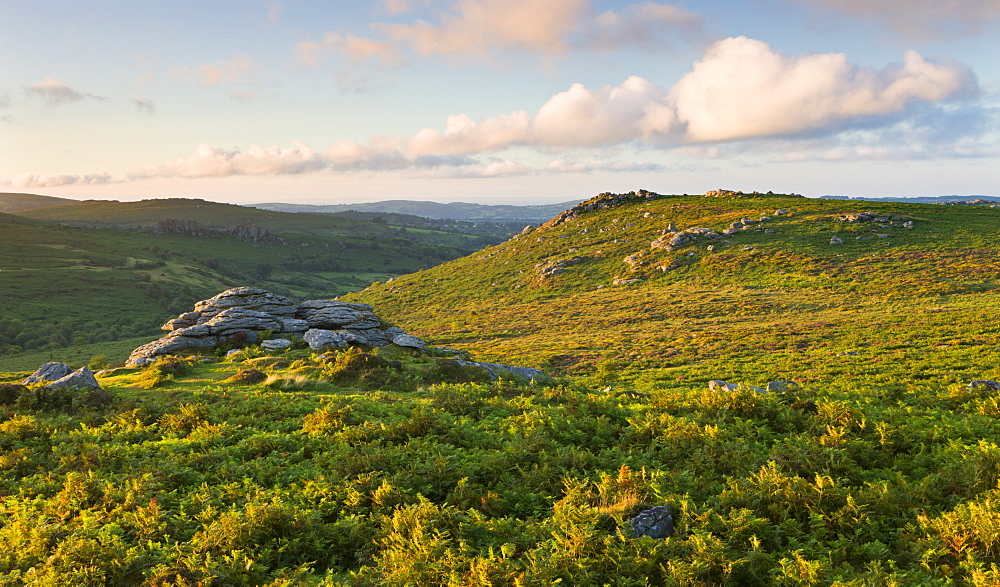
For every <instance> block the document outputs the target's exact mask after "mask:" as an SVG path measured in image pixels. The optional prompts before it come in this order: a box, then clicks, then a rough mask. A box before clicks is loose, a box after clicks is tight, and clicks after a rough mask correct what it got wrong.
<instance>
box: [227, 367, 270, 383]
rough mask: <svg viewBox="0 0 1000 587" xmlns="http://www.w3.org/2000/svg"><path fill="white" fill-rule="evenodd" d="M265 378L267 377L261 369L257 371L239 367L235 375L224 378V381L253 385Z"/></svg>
mask: <svg viewBox="0 0 1000 587" xmlns="http://www.w3.org/2000/svg"><path fill="white" fill-rule="evenodd" d="M265 379H267V375H266V374H265V373H264V372H262V371H258V370H257V369H240V370H239V371H237V372H236V374H235V375H233V376H232V377H230V378H229V379H226V382H227V383H243V384H246V385H254V384H257V383H260V382H261V381H264V380H265Z"/></svg>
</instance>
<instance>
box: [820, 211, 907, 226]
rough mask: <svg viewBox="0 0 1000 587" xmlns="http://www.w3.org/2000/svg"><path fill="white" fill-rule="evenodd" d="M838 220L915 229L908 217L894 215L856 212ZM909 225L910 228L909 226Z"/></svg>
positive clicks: (842, 216)
mask: <svg viewBox="0 0 1000 587" xmlns="http://www.w3.org/2000/svg"><path fill="white" fill-rule="evenodd" d="M837 220H840V221H841V222H848V223H852V224H853V223H857V222H875V223H877V224H884V225H888V226H896V227H901V228H913V220H911V219H910V218H908V217H906V216H896V215H894V214H885V215H882V216H877V215H875V214H872V213H871V212H854V213H850V214H841V215H840V216H838V217H837ZM907 224H908V225H909V226H907Z"/></svg>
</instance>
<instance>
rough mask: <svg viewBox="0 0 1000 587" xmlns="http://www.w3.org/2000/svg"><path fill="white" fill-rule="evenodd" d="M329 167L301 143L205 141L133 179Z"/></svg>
mask: <svg viewBox="0 0 1000 587" xmlns="http://www.w3.org/2000/svg"><path fill="white" fill-rule="evenodd" d="M326 166H327V164H326V161H325V160H324V159H323V157H322V156H320V155H319V154H317V153H316V152H315V151H314V150H313V149H312V148H311V147H310V146H309V145H306V144H304V143H300V142H296V143H295V146H294V147H292V148H290V149H282V148H280V147H277V146H273V147H261V146H258V145H251V146H250V147H249V148H247V149H246V150H245V151H241V150H226V149H221V148H219V147H213V146H212V145H206V144H201V145H198V147H197V148H196V149H195V150H194V153H192V154H191V155H188V156H187V157H181V158H179V159H175V160H173V161H168V162H166V163H161V164H158V165H148V166H146V167H144V168H142V169H140V170H139V171H137V172H135V173H133V174H132V175H131V178H132V179H140V178H148V177H224V176H228V175H270V174H279V175H283V174H297V173H307V172H312V171H319V170H321V169H324V168H325V167H326Z"/></svg>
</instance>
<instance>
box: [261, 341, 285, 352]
mask: <svg viewBox="0 0 1000 587" xmlns="http://www.w3.org/2000/svg"><path fill="white" fill-rule="evenodd" d="M290 346H292V341H290V340H288V339H287V338H272V339H270V340H265V341H263V342H261V343H260V348H262V349H264V350H265V351H282V350H285V349H287V348H289V347H290Z"/></svg>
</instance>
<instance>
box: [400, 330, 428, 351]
mask: <svg viewBox="0 0 1000 587" xmlns="http://www.w3.org/2000/svg"><path fill="white" fill-rule="evenodd" d="M392 344H394V345H397V346H401V347H406V348H411V349H417V350H418V351H426V350H427V343H425V342H424V341H423V340H421V339H419V338H417V337H416V336H413V335H412V334H397V335H396V336H393V337H392Z"/></svg>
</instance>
